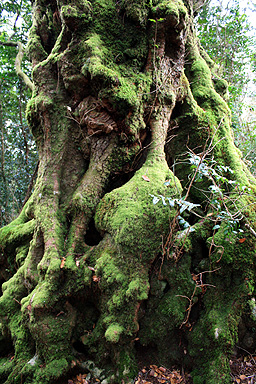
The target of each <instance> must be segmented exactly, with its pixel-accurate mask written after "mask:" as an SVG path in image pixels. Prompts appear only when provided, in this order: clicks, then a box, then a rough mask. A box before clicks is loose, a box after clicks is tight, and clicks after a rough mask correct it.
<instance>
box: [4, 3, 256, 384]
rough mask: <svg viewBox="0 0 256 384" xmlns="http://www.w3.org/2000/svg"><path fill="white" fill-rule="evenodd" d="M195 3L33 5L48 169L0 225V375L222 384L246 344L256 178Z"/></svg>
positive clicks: (34, 125)
mask: <svg viewBox="0 0 256 384" xmlns="http://www.w3.org/2000/svg"><path fill="white" fill-rule="evenodd" d="M201 3H202V1H201ZM199 5H200V1H195V0H194V1H192V0H183V2H182V1H181V0H170V1H161V0H151V1H146V0H137V1H135V0H130V1H125V0H122V1H119V2H115V1H112V0H108V1H105V0H92V1H87V0H73V1H72V2H66V1H63V0H58V1H55V0H35V1H34V2H33V26H32V29H31V31H30V39H29V44H28V51H29V54H30V57H31V60H32V63H33V82H34V91H33V97H32V99H31V100H30V102H29V103H28V107H27V119H28V121H29V124H30V127H31V130H32V132H33V135H34V138H35V140H36V143H37V147H38V152H39V161H40V162H39V168H38V177H37V182H36V185H35V188H34V191H33V193H32V195H31V197H30V199H29V200H28V202H27V203H26V205H25V206H24V208H23V210H22V212H21V214H20V216H19V217H18V218H17V219H16V220H15V221H14V222H12V223H11V224H10V225H8V226H7V227H4V228H2V229H1V231H0V241H1V259H0V260H1V280H2V282H3V285H2V291H3V294H2V297H1V299H0V314H1V324H2V325H1V327H2V337H1V339H0V341H1V343H0V350H1V355H2V358H1V365H0V378H1V383H8V384H12V383H21V382H22V383H23V384H25V383H31V382H33V383H37V384H46V383H51V384H53V383H66V382H67V378H70V377H71V376H72V374H74V373H75V372H88V371H91V372H92V374H93V375H94V376H95V377H97V378H98V379H99V380H103V379H104V380H106V381H105V383H127V382H131V380H132V378H134V377H135V376H136V374H137V369H138V366H141V365H143V364H147V363H156V364H162V365H166V366H168V367H171V366H172V365H176V366H179V367H181V366H182V367H184V368H185V369H187V370H189V371H191V372H192V377H193V382H194V383H195V384H199V383H207V384H211V383H214V384H216V383H221V384H223V383H229V382H230V380H231V379H230V375H229V364H228V363H229V359H230V356H231V354H232V353H235V351H236V348H237V347H240V348H244V349H246V350H249V351H253V350H254V347H255V345H256V333H255V331H252V329H253V327H255V325H256V324H255V321H256V320H255V311H256V306H255V299H254V296H253V291H254V285H255V260H254V259H255V235H256V233H255V208H254V207H255V205H253V204H255V181H254V180H253V179H252V177H251V176H250V174H249V172H248V171H247V170H246V169H245V167H244V164H243V162H242V161H241V158H240V154H239V152H238V150H237V149H236V148H235V146H234V144H233V138H232V134H231V131H230V113H229V110H228V107H227V105H226V103H225V101H224V99H223V97H222V96H223V95H225V92H226V83H225V82H224V81H223V80H221V79H220V78H219V77H218V76H217V73H216V68H215V67H214V64H213V63H212V62H211V61H210V59H209V58H208V57H207V55H206V54H205V53H204V52H203V51H202V49H201V48H200V45H199V43H198V41H197V39H196V36H195V32H194V28H193V17H194V15H193V14H194V12H195V11H196V10H197V8H198V6H199ZM220 93H221V94H222V96H221V94H220ZM242 231H243V232H242ZM255 328H256V327H255ZM255 328H254V329H255ZM249 330H251V333H249ZM6 345H8V350H7V352H6ZM6 353H10V354H8V355H7V354H6ZM13 354H14V358H13V359H10V356H13Z"/></svg>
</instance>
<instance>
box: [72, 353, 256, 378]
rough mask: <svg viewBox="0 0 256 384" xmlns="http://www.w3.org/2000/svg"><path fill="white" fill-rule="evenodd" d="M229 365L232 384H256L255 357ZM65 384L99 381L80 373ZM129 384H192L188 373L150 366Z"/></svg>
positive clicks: (240, 358) (241, 357)
mask: <svg viewBox="0 0 256 384" xmlns="http://www.w3.org/2000/svg"><path fill="white" fill-rule="evenodd" d="M229 364H230V369H231V383H232V384H256V356H253V355H246V356H240V357H233V358H232V359H230V361H229ZM67 384H101V381H100V380H99V379H97V378H92V377H91V374H90V373H84V374H82V373H80V374H78V375H76V376H75V377H73V378H72V379H69V380H68V382H67ZM129 384H193V380H192V377H191V375H190V374H189V373H186V372H185V373H183V372H182V373H181V372H180V370H178V369H174V368H173V369H168V368H166V367H163V366H159V367H157V366H156V365H153V364H152V365H149V366H145V367H143V368H142V369H140V371H139V372H138V375H137V376H136V378H135V379H134V380H131V382H130V383H129Z"/></svg>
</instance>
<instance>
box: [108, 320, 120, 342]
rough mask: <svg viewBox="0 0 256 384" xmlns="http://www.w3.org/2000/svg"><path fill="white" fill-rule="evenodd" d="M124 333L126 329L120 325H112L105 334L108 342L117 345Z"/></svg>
mask: <svg viewBox="0 0 256 384" xmlns="http://www.w3.org/2000/svg"><path fill="white" fill-rule="evenodd" d="M123 331H124V328H123V327H122V326H121V325H120V324H117V323H114V324H111V325H110V326H109V327H108V328H107V330H106V332H105V337H106V340H107V341H109V342H110V343H117V342H118V341H119V339H120V336H121V334H122V333H123Z"/></svg>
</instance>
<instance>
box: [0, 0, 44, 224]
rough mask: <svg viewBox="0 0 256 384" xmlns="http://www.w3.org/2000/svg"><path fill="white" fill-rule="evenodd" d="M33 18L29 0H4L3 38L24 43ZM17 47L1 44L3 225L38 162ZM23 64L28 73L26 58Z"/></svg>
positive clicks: (21, 197)
mask: <svg viewBox="0 0 256 384" xmlns="http://www.w3.org/2000/svg"><path fill="white" fill-rule="evenodd" d="M31 21H32V18H31V6H30V2H29V1H28V0H21V1H19V2H17V1H15V0H12V1H5V0H2V1H1V4H0V41H1V42H7V41H12V42H15V41H21V42H22V43H23V44H24V45H25V44H26V40H27V35H28V30H29V28H30V26H31ZM17 50H18V48H16V47H10V46H3V45H0V68H1V69H0V163H1V165H0V226H3V225H5V224H7V223H9V222H10V221H11V220H12V219H13V218H15V217H16V216H17V214H18V213H19V211H20V209H21V207H22V204H23V201H24V199H25V196H26V193H27V189H28V185H29V184H30V180H31V177H32V174H33V172H34V170H35V167H36V163H37V152H36V147H35V144H34V141H33V138H32V135H31V133H30V131H29V128H28V125H27V122H26V118H25V108H26V103H27V100H28V98H29V97H30V96H31V95H30V91H29V90H28V89H26V87H25V85H24V84H23V83H22V81H21V80H20V79H19V78H18V76H17V74H16V72H15V65H14V62H15V57H16V55H17ZM22 68H23V71H24V72H26V73H27V74H28V75H29V73H30V72H31V69H30V63H29V61H28V60H27V59H26V58H25V60H24V61H23V63H22Z"/></svg>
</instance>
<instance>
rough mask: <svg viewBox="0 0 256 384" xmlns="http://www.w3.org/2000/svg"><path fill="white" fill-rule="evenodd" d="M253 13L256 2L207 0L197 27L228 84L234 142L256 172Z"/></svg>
mask: <svg viewBox="0 0 256 384" xmlns="http://www.w3.org/2000/svg"><path fill="white" fill-rule="evenodd" d="M224 3H225V4H226V5H224ZM253 12H256V5H255V3H253V2H251V1H250V2H248V6H247V7H242V6H241V2H240V1H239V0H229V1H226V2H223V1H222V0H215V1H210V0H208V1H206V3H205V5H204V7H203V8H202V10H201V12H200V14H199V16H198V19H197V29H198V35H199V39H200V41H201V44H202V46H203V48H204V49H205V50H206V52H207V53H208V55H209V56H210V57H211V59H212V60H213V61H214V62H215V63H216V64H217V65H218V71H219V75H220V76H222V77H223V78H225V79H226V80H227V81H228V83H229V101H228V103H229V107H230V109H231V112H232V127H233V131H234V139H235V143H236V145H237V146H238V148H239V149H240V150H241V151H242V153H243V157H244V160H245V162H246V163H247V165H248V166H249V168H250V169H251V171H252V172H253V173H254V174H256V162H255V159H256V91H255V80H254V78H255V73H256V55H255V47H256V38H255V29H254V27H253V26H252V25H250V22H249V21H250V18H249V14H250V15H253ZM251 19H252V17H251Z"/></svg>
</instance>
